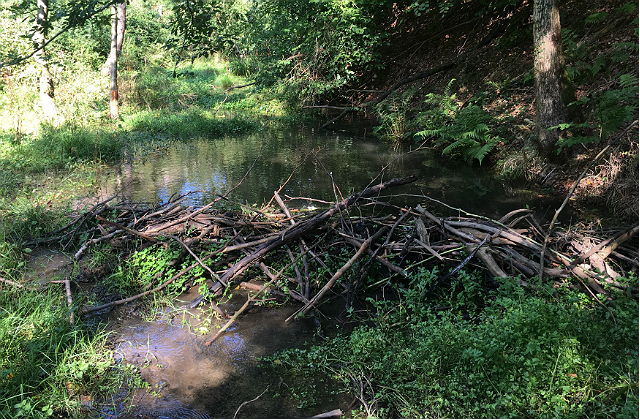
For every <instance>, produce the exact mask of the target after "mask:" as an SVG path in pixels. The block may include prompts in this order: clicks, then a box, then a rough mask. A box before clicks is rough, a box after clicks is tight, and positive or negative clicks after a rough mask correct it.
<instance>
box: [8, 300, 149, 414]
mask: <svg viewBox="0 0 640 420" xmlns="http://www.w3.org/2000/svg"><path fill="white" fill-rule="evenodd" d="M63 296H64V293H62V294H61V293H59V291H56V292H53V291H52V292H50V293H46V292H45V293H43V292H29V291H25V290H20V291H19V292H16V291H15V290H0V311H1V312H2V315H1V316H0V342H2V347H1V348H0V416H2V417H3V418H51V417H62V418H64V417H67V418H69V417H85V418H88V417H94V416H96V415H98V414H99V413H100V412H101V411H103V410H105V409H106V410H107V411H111V412H115V411H117V410H118V409H119V408H118V407H117V406H116V405H117V404H118V403H119V402H121V400H122V398H123V397H124V396H125V395H126V392H127V390H131V389H134V388H136V387H140V386H142V381H141V380H140V377H139V375H137V373H136V371H135V369H134V368H133V367H132V366H128V365H124V364H118V363H117V362H115V361H114V359H113V354H112V351H111V350H109V349H108V346H107V335H106V334H105V333H103V332H99V331H98V332H91V331H87V330H86V329H82V328H80V327H78V326H74V325H71V324H70V322H69V312H68V309H67V305H66V301H65V300H64V298H63Z"/></svg>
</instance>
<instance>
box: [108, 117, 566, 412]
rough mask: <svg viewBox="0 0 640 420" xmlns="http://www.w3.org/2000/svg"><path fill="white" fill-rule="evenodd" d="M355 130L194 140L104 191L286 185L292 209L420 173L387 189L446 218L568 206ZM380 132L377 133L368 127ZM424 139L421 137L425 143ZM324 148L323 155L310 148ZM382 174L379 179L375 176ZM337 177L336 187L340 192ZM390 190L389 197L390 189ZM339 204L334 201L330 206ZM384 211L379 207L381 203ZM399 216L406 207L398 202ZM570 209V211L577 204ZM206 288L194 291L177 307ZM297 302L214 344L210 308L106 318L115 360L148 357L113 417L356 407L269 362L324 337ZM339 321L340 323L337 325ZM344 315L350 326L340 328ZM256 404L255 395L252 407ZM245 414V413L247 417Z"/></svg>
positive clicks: (127, 194) (198, 201)
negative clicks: (298, 389) (299, 385)
mask: <svg viewBox="0 0 640 420" xmlns="http://www.w3.org/2000/svg"><path fill="white" fill-rule="evenodd" d="M344 124H345V127H346V128H348V129H349V130H350V132H351V133H355V134H345V133H344V132H332V131H324V130H322V131H318V130H317V129H313V128H309V127H304V126H303V127H297V128H294V129H288V130H265V131H264V132H262V133H257V134H252V135H247V136H240V137H226V138H222V139H214V140H209V139H193V140H192V141H189V142H176V143H172V144H171V147H170V148H168V150H167V149H164V150H159V151H158V152H157V153H152V154H151V155H150V156H147V158H146V159H144V160H135V161H133V162H131V163H127V164H122V165H120V166H117V167H113V168H111V169H110V170H109V171H108V172H107V173H106V174H105V176H104V177H103V179H102V181H101V193H100V195H101V197H99V198H100V199H101V200H102V199H106V198H107V197H110V196H111V195H114V193H115V192H118V191H119V194H120V195H121V198H122V199H124V200H129V201H131V202H150V203H157V202H166V201H167V200H169V199H170V197H172V196H174V195H176V194H177V195H182V194H186V193H190V194H189V195H188V199H187V200H186V201H185V203H184V204H185V205H193V206H199V205H205V204H207V203H209V202H211V201H213V200H214V199H216V197H218V195H223V194H225V193H227V191H229V190H231V189H232V188H234V187H235V186H236V185H237V184H238V183H240V181H241V180H242V179H243V177H245V174H247V171H248V169H249V168H251V171H249V172H248V174H247V175H246V178H245V179H244V181H243V182H242V183H240V185H239V186H237V188H235V189H234V190H233V191H232V192H231V193H230V194H229V195H228V199H229V200H230V201H231V202H235V203H246V204H249V205H260V204H262V203H266V202H267V201H268V200H270V199H271V197H272V196H273V192H274V191H275V190H277V189H278V188H280V187H281V186H282V185H285V184H286V185H285V186H284V187H283V188H282V190H281V192H280V195H281V196H282V197H283V198H285V197H302V198H301V199H298V200H293V201H290V202H289V205H290V206H291V207H298V208H301V207H311V206H314V207H315V206H318V207H321V206H322V205H323V204H321V203H318V202H315V201H312V200H309V199H310V198H313V199H321V200H325V201H327V202H329V201H335V198H336V194H337V195H338V196H339V195H340V194H341V195H342V196H344V197H346V196H348V195H349V194H351V193H353V192H357V191H361V190H363V189H364V188H366V187H367V186H368V185H370V184H371V182H372V180H374V179H375V183H378V182H380V179H381V177H382V180H388V179H391V178H397V177H404V176H408V175H412V174H415V175H417V176H418V181H417V182H415V183H413V184H410V185H406V186H403V187H400V188H397V189H392V190H389V191H385V195H386V196H391V195H393V196H394V198H393V199H392V200H391V201H392V202H393V203H394V204H396V205H402V206H407V205H408V206H415V205H416V204H419V203H420V204H422V205H423V206H425V207H426V208H429V209H431V210H432V212H433V213H434V214H436V215H437V216H439V215H443V216H448V215H453V214H455V211H454V210H451V209H447V208H445V207H443V206H442V205H440V204H438V203H436V202H434V201H431V200H429V199H428V198H426V197H429V198H431V199H434V200H439V201H441V202H443V203H446V204H448V205H449V206H452V207H454V208H462V209H463V210H465V211H468V212H471V213H475V214H479V215H483V216H487V217H491V218H496V219H498V218H500V217H502V216H503V215H504V214H506V213H508V212H510V211H512V210H515V209H519V208H524V207H529V208H531V209H533V210H534V211H535V213H536V215H537V217H538V219H539V220H543V221H544V220H549V219H550V218H551V216H552V214H553V212H554V211H555V209H556V208H557V207H558V206H559V203H558V200H557V199H545V198H542V196H539V195H538V193H537V192H534V191H530V190H527V189H526V188H522V187H520V186H514V185H511V184H508V183H505V182H503V181H501V180H498V179H496V178H495V177H493V176H492V175H491V174H489V173H488V172H487V171H485V170H484V169H483V168H480V167H478V166H477V165H474V166H471V165H467V164H464V163H461V162H457V161H452V160H447V159H445V158H443V157H442V156H440V154H439V152H437V151H434V150H429V149H425V150H420V151H418V152H414V153H408V152H409V151H410V148H409V146H403V147H399V146H397V145H393V144H388V143H384V142H381V141H379V140H378V139H375V138H372V137H371V136H367V130H368V129H367V127H370V126H369V125H367V122H366V121H365V122H360V121H358V120H353V121H347V122H346V123H344ZM369 132H370V130H369ZM416 147H417V145H416V144H414V145H413V148H414V149H415V148H416ZM311 152H313V153H311ZM376 178H377V179H376ZM332 180H333V181H334V182H335V185H336V186H337V188H338V189H337V190H335V191H334V188H333V184H332ZM381 199H384V198H381ZM324 205H325V206H328V204H324ZM379 209H380V208H378V209H377V210H379ZM388 211H391V212H393V213H395V214H397V212H398V211H397V210H396V209H393V208H391V209H390V210H388ZM565 215H569V216H568V217H571V213H570V212H569V211H566V212H565ZM195 296H197V291H196V290H191V291H189V292H188V293H187V294H186V295H183V296H181V297H180V298H179V300H178V301H177V302H176V303H175V306H176V307H179V306H180V305H183V304H184V303H186V302H189V301H191V299H193V298H194V297H195ZM245 299H246V291H240V290H239V291H238V292H234V296H233V298H232V299H231V300H230V301H229V302H227V303H225V304H223V306H222V308H223V309H224V310H226V311H228V312H232V311H233V310H237V309H239V308H240V306H242V304H243V303H244V301H245ZM334 302H335V303H334V305H333V307H331V308H324V309H323V308H320V310H321V311H324V313H325V315H328V316H329V317H330V318H328V319H325V321H326V322H323V327H324V324H327V326H328V328H329V329H332V330H330V331H328V333H329V334H335V333H336V332H337V331H338V330H340V329H341V328H343V327H344V328H348V326H346V325H345V324H341V322H342V323H344V322H345V321H344V320H342V321H339V320H338V319H339V318H340V317H339V315H340V313H341V312H342V311H344V302H340V299H336V300H334ZM295 309H296V306H282V307H279V306H275V307H267V306H265V307H255V308H253V309H251V311H250V312H249V313H247V314H246V315H243V316H242V317H240V318H239V319H238V321H237V322H236V323H235V324H234V325H233V326H232V327H231V328H230V329H229V330H228V331H227V332H225V333H224V334H223V335H222V336H221V338H219V339H218V340H217V341H216V342H214V343H213V344H211V345H210V346H206V345H205V344H204V343H205V341H206V340H207V339H208V338H210V336H211V335H213V333H214V332H215V330H216V328H215V327H216V325H222V324H223V322H222V321H215V320H214V321H213V324H211V325H209V327H211V328H210V330H211V331H213V332H209V333H208V334H204V335H203V334H202V333H201V332H200V331H199V328H200V326H202V325H205V324H203V323H206V322H207V321H205V319H204V318H205V317H204V315H203V310H200V309H194V310H191V311H190V312H189V311H186V310H169V309H167V313H166V314H165V315H163V316H161V317H160V318H161V320H158V321H153V322H145V321H143V320H142V319H141V318H140V317H139V316H135V303H133V304H129V305H126V306H124V307H122V308H118V309H116V310H114V311H112V312H111V313H107V314H102V315H99V316H100V317H102V318H103V320H104V321H107V322H108V323H109V330H110V331H112V332H113V333H115V337H116V340H115V342H116V358H117V359H118V360H122V361H126V362H131V363H135V364H136V365H138V366H140V369H141V375H142V377H143V379H145V380H146V381H147V382H148V383H149V384H150V388H148V389H146V390H140V391H138V392H136V393H135V395H134V397H133V400H131V401H128V403H133V404H134V405H135V408H134V410H133V412H126V411H124V410H123V408H124V405H123V404H124V403H125V402H124V401H123V402H121V406H120V407H114V408H113V410H112V411H103V417H109V418H112V417H118V416H121V415H127V416H129V415H132V416H134V417H138V418H176V417H180V418H233V417H234V416H237V417H238V418H243V417H244V418H299V417H309V416H312V415H314V414H319V413H323V412H326V411H331V410H333V409H337V408H340V409H342V410H343V411H346V409H347V408H348V407H349V405H350V404H351V402H352V398H351V397H350V396H348V395H345V394H339V393H338V394H336V393H335V392H334V391H335V389H334V387H333V386H332V385H331V384H330V383H327V382H320V381H319V379H318V380H317V381H316V380H314V379H313V378H311V379H309V378H307V380H309V381H311V382H314V381H316V382H317V383H309V384H307V385H308V387H309V389H313V390H314V393H313V395H296V394H295V392H293V391H292V389H294V387H292V386H291V385H292V384H291V383H288V379H287V378H282V377H278V375H277V374H274V373H273V372H270V371H269V369H268V368H264V367H260V366H259V364H260V360H259V358H260V357H262V356H268V355H272V354H273V353H275V352H277V351H278V350H283V349H287V348H293V347H297V348H302V347H305V346H310V345H312V344H313V343H314V342H316V341H317V340H321V338H320V337H319V336H318V334H317V331H316V329H315V326H314V325H313V323H312V322H311V321H310V320H307V319H304V320H299V321H293V322H291V323H289V324H285V323H284V319H286V318H287V317H288V316H289V315H291V313H293V311H294V310H295ZM334 321H335V322H334ZM338 324H340V325H338ZM245 402H246V404H244V403H245ZM236 413H237V414H236Z"/></svg>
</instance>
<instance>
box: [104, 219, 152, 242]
mask: <svg viewBox="0 0 640 420" xmlns="http://www.w3.org/2000/svg"><path fill="white" fill-rule="evenodd" d="M96 219H98V220H100V221H101V222H103V223H106V224H108V225H111V226H115V227H117V228H118V229H121V230H124V231H125V232H128V233H130V234H132V235H136V236H139V237H141V238H143V239H146V240H148V241H151V242H158V240H157V239H156V238H152V237H151V236H149V235H147V234H146V233H142V232H138V231H137V230H134V229H131V228H128V227H126V226H123V225H121V224H120V223H116V222H112V221H111V220H107V219H105V218H104V217H102V216H99V215H97V214H96Z"/></svg>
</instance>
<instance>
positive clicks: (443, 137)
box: [416, 79, 500, 163]
mask: <svg viewBox="0 0 640 420" xmlns="http://www.w3.org/2000/svg"><path fill="white" fill-rule="evenodd" d="M454 80H455V79H454ZM454 80H451V82H449V85H448V86H447V88H446V89H445V91H444V94H442V95H435V94H429V95H428V96H427V99H426V101H425V102H426V104H427V105H428V107H429V108H428V109H427V110H426V111H424V112H422V113H421V115H420V117H419V118H420V120H421V122H422V123H423V126H426V127H428V128H427V129H426V130H423V131H420V132H418V133H416V137H420V138H423V139H425V138H434V139H435V144H436V146H439V147H444V149H443V151H442V153H443V154H447V155H450V156H453V157H462V158H463V159H464V160H465V161H467V162H469V163H471V162H473V161H474V160H476V159H477V160H478V162H480V163H482V160H483V159H484V158H485V157H486V156H487V154H488V153H489V152H490V151H491V150H492V149H493V147H494V145H495V144H496V143H497V142H498V141H500V138H499V137H498V136H493V135H492V134H491V130H490V129H489V125H488V124H489V123H490V121H491V119H492V118H491V116H490V115H489V114H488V113H487V112H486V111H484V110H483V109H482V108H481V106H479V105H469V106H467V107H465V108H462V109H460V107H459V105H458V104H457V102H456V100H455V94H451V93H450V89H451V85H452V83H453V82H454Z"/></svg>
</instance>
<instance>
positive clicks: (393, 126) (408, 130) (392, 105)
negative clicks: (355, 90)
mask: <svg viewBox="0 0 640 420" xmlns="http://www.w3.org/2000/svg"><path fill="white" fill-rule="evenodd" d="M415 95H416V90H415V89H409V90H407V91H405V92H403V93H402V94H400V95H395V94H392V95H391V96H390V97H389V98H387V99H385V100H384V101H382V102H380V103H378V104H377V105H376V107H375V112H376V116H377V118H378V121H379V123H380V125H378V126H376V127H375V128H374V130H373V132H374V134H377V135H380V136H381V137H383V138H388V139H390V140H393V141H402V140H406V139H407V138H409V137H410V136H411V134H412V133H413V132H414V131H415V130H414V128H415V127H414V126H413V124H412V122H411V121H410V120H409V117H408V115H407V114H409V113H410V112H411V110H410V106H411V102H412V101H413V100H414V98H415Z"/></svg>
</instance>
